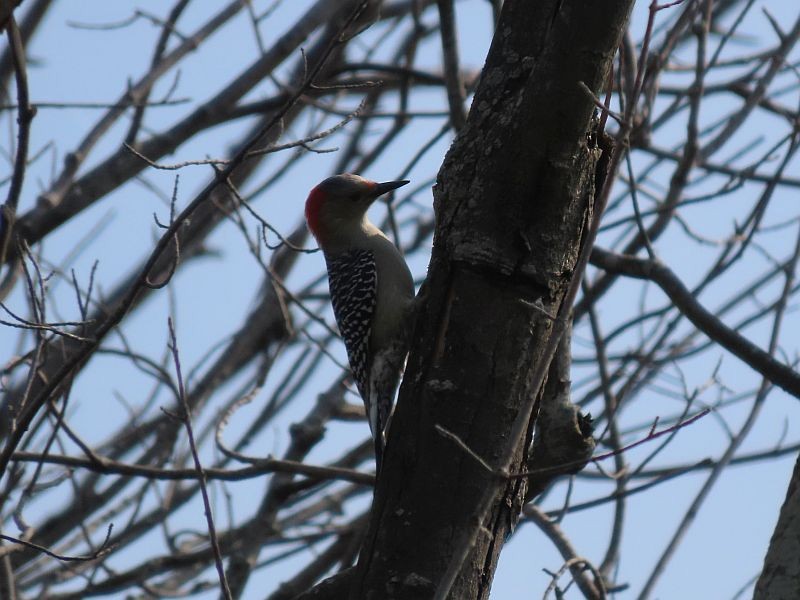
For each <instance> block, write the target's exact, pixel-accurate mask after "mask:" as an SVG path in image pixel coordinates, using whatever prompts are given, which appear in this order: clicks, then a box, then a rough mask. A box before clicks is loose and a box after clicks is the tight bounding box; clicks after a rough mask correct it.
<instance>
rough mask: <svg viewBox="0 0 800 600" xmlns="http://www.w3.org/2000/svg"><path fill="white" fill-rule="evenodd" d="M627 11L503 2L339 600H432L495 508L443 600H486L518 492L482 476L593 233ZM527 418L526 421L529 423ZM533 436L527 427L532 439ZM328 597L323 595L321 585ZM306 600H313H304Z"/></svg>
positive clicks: (459, 141)
mask: <svg viewBox="0 0 800 600" xmlns="http://www.w3.org/2000/svg"><path fill="white" fill-rule="evenodd" d="M632 4H633V2H632V0H614V1H606V2H596V3H595V2H588V3H587V2H582V1H579V0H571V1H557V0H550V1H541V2H529V1H526V0H507V1H506V2H505V4H504V6H503V10H502V13H501V17H500V21H499V24H498V26H497V29H496V32H495V36H494V40H493V43H492V47H491V49H490V51H489V55H488V58H487V61H486V65H485V66H484V70H483V73H482V76H481V81H480V84H479V86H478V89H477V91H476V94H475V99H474V101H473V103H472V108H471V110H470V114H469V117H468V120H467V123H466V125H465V127H464V128H463V130H462V131H461V132H460V133H459V135H458V136H457V138H456V140H455V141H454V143H453V145H452V147H451V149H450V151H449V152H448V155H447V157H446V159H445V161H444V164H443V166H442V168H441V170H440V172H439V177H438V181H437V184H436V186H435V188H434V199H435V200H434V208H435V211H436V217H437V225H436V231H435V234H434V248H433V255H432V258H431V264H430V269H429V277H428V281H427V283H426V285H425V286H424V287H425V289H426V291H425V294H424V300H423V306H422V307H421V310H420V313H419V317H418V320H417V326H416V331H415V334H414V339H413V342H412V350H411V355H410V357H409V361H408V366H407V370H406V376H405V378H404V383H403V386H402V389H401V391H400V399H399V402H398V406H397V410H396V412H395V416H394V418H393V421H392V426H391V429H390V434H389V440H388V445H387V449H386V454H385V459H384V465H383V470H382V473H381V477H380V478H379V481H378V486H377V489H376V492H375V498H374V501H373V509H372V515H371V521H370V526H369V529H368V531H367V534H366V537H365V541H364V544H363V546H362V549H361V554H360V558H359V563H358V565H357V567H356V569H355V570H352V571H348V572H347V575H346V576H345V577H347V578H348V579H351V580H352V582H351V586H350V598H351V599H361V598H376V599H377V598H397V599H405V598H407V599H414V600H419V599H421V598H429V597H432V596H433V594H434V593H435V590H436V588H437V586H438V585H439V582H440V580H441V578H442V575H443V573H444V572H445V571H446V570H447V568H448V564H449V561H450V559H451V557H452V556H453V554H454V545H455V544H456V543H457V541H458V539H459V537H460V536H459V534H460V533H461V532H463V531H464V529H465V528H466V527H468V526H469V525H470V524H474V523H475V522H476V520H477V519H480V517H481V515H478V514H476V506H477V504H478V503H479V502H480V499H481V497H482V495H483V493H484V492H485V490H486V489H487V486H495V489H497V494H496V496H495V500H494V502H493V505H492V509H491V511H490V513H489V514H488V516H487V517H486V518H484V519H483V520H482V523H481V525H482V527H481V529H480V533H479V535H478V537H477V539H476V540H475V544H474V547H473V548H472V550H471V552H470V554H469V556H468V558H467V560H466V561H465V563H463V564H462V565H461V571H460V575H459V576H458V578H457V580H456V582H455V585H454V586H453V588H452V589H451V592H450V595H449V597H451V598H459V599H466V598H476V599H477V598H487V597H488V595H489V589H490V585H491V581H492V577H493V574H494V570H495V567H496V564H497V559H498V557H499V554H500V550H501V548H502V546H503V542H504V541H505V539H506V538H507V536H508V535H509V534H510V533H511V532H512V530H513V527H514V525H515V524H516V521H517V517H518V515H519V511H520V508H521V505H522V502H523V498H524V496H525V482H524V480H522V479H514V480H510V481H509V482H507V483H505V484H502V485H498V480H497V478H496V476H494V475H493V474H492V473H490V472H488V471H487V469H486V468H485V467H484V466H482V465H481V464H480V463H479V461H478V460H477V459H476V458H475V457H474V456H470V455H469V453H468V452H467V451H465V450H464V449H463V448H462V447H460V446H459V445H458V444H457V443H455V442H454V441H453V440H452V438H448V437H446V436H444V435H442V433H441V431H437V429H436V426H440V427H441V428H444V429H445V430H447V431H449V432H450V433H452V434H455V435H456V436H458V438H460V440H461V441H463V442H464V444H466V446H468V448H469V449H470V450H471V451H472V452H474V454H476V455H477V456H478V457H480V458H481V459H482V460H484V461H486V462H487V463H489V464H490V465H492V466H493V467H496V466H497V462H498V459H499V457H500V456H502V454H503V452H504V449H505V448H506V447H507V445H508V444H514V445H515V446H516V453H515V460H514V468H515V469H516V470H518V471H520V470H522V469H523V464H524V461H525V458H526V457H525V456H524V455H525V449H526V448H528V446H529V444H530V435H528V436H527V438H526V439H520V440H510V439H509V437H510V432H511V427H512V423H513V422H514V419H515V417H516V415H517V413H518V411H519V410H520V408H521V407H522V406H524V405H525V404H526V401H527V400H528V399H529V398H531V396H532V395H538V394H539V392H540V390H539V389H534V388H533V386H532V374H533V372H534V369H535V365H536V364H538V362H539V361H548V362H549V361H550V359H551V356H544V352H543V351H544V347H545V346H546V343H545V342H546V340H547V338H548V336H549V335H550V333H551V330H552V319H551V318H550V317H548V316H547V315H548V313H549V314H550V315H555V314H556V313H557V312H558V309H559V306H560V303H561V300H562V298H563V296H564V293H565V291H566V289H567V287H568V285H569V282H570V279H571V276H572V270H573V267H574V266H575V263H576V260H577V257H578V254H579V251H580V247H581V241H582V237H583V235H584V234H585V232H586V226H587V224H588V222H589V219H590V218H591V205H592V201H593V199H594V193H595V190H594V181H595V177H596V171H597V164H598V160H599V158H600V155H601V151H600V150H599V149H598V148H597V145H596V143H595V137H594V127H595V124H594V123H593V119H592V114H593V112H594V110H595V105H594V102H593V99H592V97H591V96H590V94H589V93H588V92H587V91H586V90H585V89H584V88H583V87H582V86H581V85H580V82H583V83H584V84H585V85H586V86H587V87H588V88H589V89H591V90H593V91H594V92H595V93H600V91H601V89H602V88H603V84H604V83H605V81H606V80H607V77H608V73H609V68H610V65H611V62H612V59H613V56H614V54H615V52H616V49H617V47H618V45H619V43H620V39H621V37H622V33H623V31H624V28H625V26H626V22H627V19H628V15H629V12H630V9H631V6H632ZM534 414H535V412H534ZM532 427H533V422H532V423H531V426H530V429H532ZM329 584H330V582H328V585H329ZM309 597H311V596H309Z"/></svg>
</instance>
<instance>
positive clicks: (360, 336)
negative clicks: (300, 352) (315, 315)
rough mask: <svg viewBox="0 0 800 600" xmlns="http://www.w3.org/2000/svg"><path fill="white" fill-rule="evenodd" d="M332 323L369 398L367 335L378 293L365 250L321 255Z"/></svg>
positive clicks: (370, 259)
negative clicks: (334, 321) (324, 262)
mask: <svg viewBox="0 0 800 600" xmlns="http://www.w3.org/2000/svg"><path fill="white" fill-rule="evenodd" d="M325 260H326V262H327V263H328V284H329V286H330V290H331V304H333V314H334V316H335V317H336V324H337V325H338V326H339V332H340V333H341V334H342V338H343V339H344V345H345V348H346V349H347V359H348V361H349V362H350V368H351V369H352V371H353V377H354V378H355V380H356V386H357V387H358V391H359V393H360V394H361V398H363V399H364V401H365V402H366V401H367V398H369V373H368V365H369V335H370V330H371V323H372V317H373V315H374V314H375V302H376V299H377V296H378V271H377V269H376V267H375V257H374V256H373V254H372V252H371V251H369V250H351V251H349V252H346V253H344V254H341V255H339V256H336V257H332V258H328V257H327V256H326V257H325Z"/></svg>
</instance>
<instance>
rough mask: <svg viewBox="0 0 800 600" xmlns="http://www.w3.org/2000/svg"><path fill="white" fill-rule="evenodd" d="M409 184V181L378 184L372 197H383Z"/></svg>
mask: <svg viewBox="0 0 800 600" xmlns="http://www.w3.org/2000/svg"><path fill="white" fill-rule="evenodd" d="M407 183H409V181H408V180H407V179H402V180H400V181H384V182H383V183H378V184H376V185H375V187H374V188H373V190H372V197H373V198H377V197H378V196H383V195H384V194H386V193H388V192H391V191H392V190H396V189H397V188H399V187H403V186H404V185H405V184H407Z"/></svg>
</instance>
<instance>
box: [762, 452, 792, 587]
mask: <svg viewBox="0 0 800 600" xmlns="http://www.w3.org/2000/svg"><path fill="white" fill-rule="evenodd" d="M798 556H800V457H798V459H797V462H796V463H795V465H794V471H793V472H792V478H791V479H790V480H789V490H788V491H787V492H786V500H784V502H783V507H782V508H781V514H780V516H779V517H778V524H777V525H776V526H775V532H774V533H773V534H772V539H771V540H770V542H769V549H768V550H767V556H766V558H765V559H764V570H763V571H762V572H761V576H760V577H759V578H758V583H757V584H756V591H755V594H754V595H753V600H794V599H796V598H800V562H799V561H798Z"/></svg>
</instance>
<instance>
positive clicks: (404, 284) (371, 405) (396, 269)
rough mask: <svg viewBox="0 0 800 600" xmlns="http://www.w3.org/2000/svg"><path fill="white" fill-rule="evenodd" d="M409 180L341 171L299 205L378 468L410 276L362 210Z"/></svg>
mask: <svg viewBox="0 0 800 600" xmlns="http://www.w3.org/2000/svg"><path fill="white" fill-rule="evenodd" d="M407 183H409V182H408V181H407V180H398V181H386V182H383V183H378V182H375V181H371V180H369V179H365V178H364V177H361V176H359V175H354V174H352V173H341V174H339V175H334V176H332V177H328V178H327V179H325V180H324V181H322V182H321V183H319V184H318V185H317V186H315V187H314V188H313V189H312V190H311V192H310V193H309V195H308V198H307V199H306V205H305V217H306V223H307V225H308V229H309V230H310V231H311V233H312V235H313V236H314V238H315V239H316V240H317V243H318V244H319V246H320V248H321V249H322V253H323V255H324V257H325V264H326V267H327V270H328V286H329V289H330V296H331V304H332V306H333V314H334V317H335V318H336V324H337V325H338V327H339V332H340V333H341V336H342V339H343V340H344V345H345V348H346V350H347V358H348V362H349V363H350V369H351V371H352V373H353V379H354V380H355V384H356V387H357V388H358V392H359V394H360V395H361V398H362V400H363V401H364V408H365V410H366V414H367V420H368V422H369V427H370V432H371V433H372V438H373V440H374V444H375V462H376V472H377V473H380V469H381V464H382V458H383V451H384V448H385V444H386V430H387V426H388V424H389V417H390V415H391V411H392V403H393V399H394V392H395V390H396V389H397V385H398V383H399V381H400V377H401V376H402V372H403V369H404V367H405V360H406V355H407V353H408V338H409V333H410V331H409V330H410V327H409V323H410V322H411V319H412V318H413V317H412V315H413V311H414V307H413V302H414V280H413V278H412V276H411V271H410V270H409V268H408V265H407V264H406V261H405V260H404V258H403V255H402V254H401V253H400V251H399V250H398V249H397V247H396V246H395V245H394V244H393V243H392V242H391V241H390V240H389V238H388V237H387V236H386V234H384V233H383V232H382V231H381V230H380V229H378V227H376V226H375V225H374V224H373V223H372V222H371V221H370V220H369V218H368V217H367V209H369V207H370V206H371V205H372V203H373V202H374V201H375V200H376V199H378V198H379V197H380V196H383V195H384V194H387V193H388V192H391V191H393V190H396V189H397V188H399V187H402V186H404V185H406V184H407Z"/></svg>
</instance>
